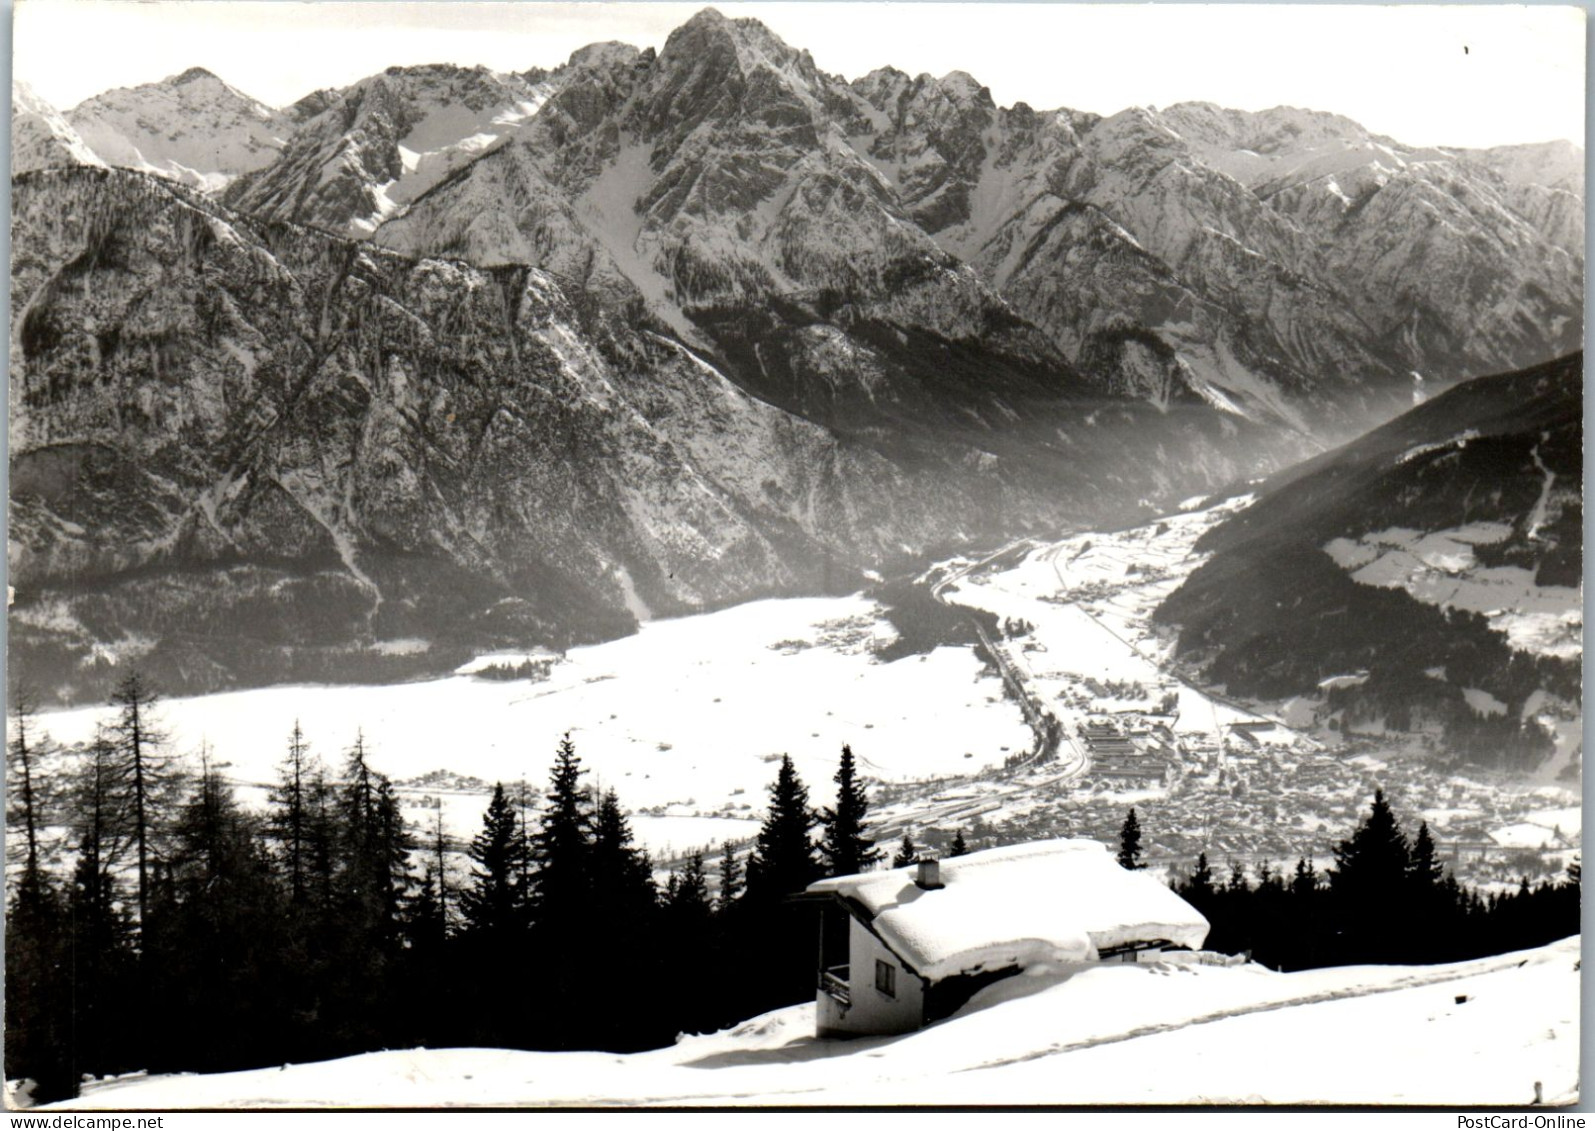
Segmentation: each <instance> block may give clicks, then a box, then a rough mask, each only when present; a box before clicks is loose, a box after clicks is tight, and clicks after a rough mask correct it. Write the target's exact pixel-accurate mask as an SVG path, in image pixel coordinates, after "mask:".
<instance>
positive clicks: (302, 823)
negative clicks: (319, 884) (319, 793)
mask: <svg viewBox="0 0 1595 1131" xmlns="http://www.w3.org/2000/svg"><path fill="white" fill-rule="evenodd" d="M316 769H317V767H316V764H315V761H314V759H313V758H312V757H311V754H310V744H309V743H308V742H306V741H305V733H304V731H303V730H301V729H300V727H299V720H298V719H295V720H294V728H293V730H292V731H290V732H289V735H288V753H287V756H286V757H285V758H284V759H283V762H282V764H281V765H280V766H279V767H278V770H277V782H276V784H275V785H273V786H272V788H271V792H270V794H269V795H268V799H267V801H268V804H269V806H270V816H269V818H268V820H269V823H270V828H271V833H272V838H273V839H274V840H275V841H276V843H277V850H278V854H279V858H280V859H281V861H282V867H283V872H284V874H285V876H286V879H287V881H288V897H289V900H290V902H291V904H292V905H293V906H294V907H295V908H299V907H302V906H303V904H304V902H305V893H306V887H307V884H308V882H309V881H308V876H309V872H310V867H309V855H310V838H311V830H310V817H311V811H310V789H311V782H312V780H313V779H314V775H315V772H316Z"/></svg>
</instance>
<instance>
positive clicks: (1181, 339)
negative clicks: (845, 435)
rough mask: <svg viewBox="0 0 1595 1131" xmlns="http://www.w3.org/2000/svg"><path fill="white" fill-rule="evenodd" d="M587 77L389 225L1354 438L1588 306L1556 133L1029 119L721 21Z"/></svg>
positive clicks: (691, 326)
mask: <svg viewBox="0 0 1595 1131" xmlns="http://www.w3.org/2000/svg"><path fill="white" fill-rule="evenodd" d="M564 73H568V74H571V75H576V74H580V76H581V83H580V91H581V94H580V97H579V98H578V97H568V98H567V97H565V96H564V95H561V94H556V95H555V96H554V97H552V98H551V99H550V101H549V103H548V106H547V107H546V108H545V111H544V113H543V114H542V115H539V118H538V119H534V121H533V122H531V123H529V124H528V126H527V128H526V129H525V130H524V131H522V133H521V134H520V135H519V136H518V137H517V139H516V141H515V143H514V144H513V145H506V146H504V147H503V148H502V149H501V150H499V151H498V152H497V153H495V154H493V155H492V157H491V158H489V159H488V160H485V161H480V162H477V163H476V164H473V165H471V166H470V167H469V168H468V169H466V170H465V171H463V172H462V173H461V174H460V176H459V178H458V179H456V180H452V181H450V182H448V183H447V184H444V185H440V186H439V187H438V189H436V190H435V191H433V192H431V193H428V194H426V195H425V196H423V197H422V198H420V199H419V200H418V201H417V202H416V203H415V205H414V206H413V207H412V208H411V209H410V210H409V212H408V213H407V214H405V215H404V216H401V217H396V218H395V219H394V220H391V221H390V222H389V223H388V224H386V225H384V227H383V229H382V231H381V234H380V236H379V237H378V238H379V240H380V242H383V243H385V244H387V245H389V246H393V247H395V248H398V249H401V250H404V251H406V252H408V253H412V254H457V255H462V256H465V257H467V258H470V259H472V260H473V261H476V262H483V263H491V262H528V263H535V264H539V265H544V266H546V267H548V269H550V270H556V271H560V272H561V273H570V274H572V275H573V277H576V278H579V279H583V280H592V281H593V282H594V283H596V284H597V285H598V286H600V287H601V288H602V289H604V290H605V291H606V292H607V293H610V294H612V295H623V296H624V297H626V298H628V299H632V300H635V301H640V302H642V303H644V304H646V305H648V306H649V307H650V308H652V309H654V310H655V311H657V312H659V313H660V316H662V317H664V318H666V319H667V320H668V321H669V322H670V324H671V325H672V326H673V327H674V328H675V329H676V330H677V331H678V332H679V333H681V334H684V335H692V334H694V333H700V334H701V333H702V332H703V331H704V328H705V323H706V321H708V320H718V321H719V322H722V323H723V321H724V315H725V313H726V310H727V308H745V309H751V308H755V307H758V308H768V307H770V306H771V305H772V301H773V300H774V299H775V298H776V297H786V298H790V297H793V296H805V295H806V296H811V297H812V296H815V295H825V296H837V297H840V298H841V299H842V300H843V301H845V302H846V303H847V304H849V305H850V306H853V307H855V308H857V307H859V306H861V305H862V306H864V307H867V309H868V310H869V312H870V313H871V315H872V316H880V317H884V318H886V319H888V320H891V321H895V322H904V321H906V322H910V323H912V324H914V325H916V326H919V327H922V328H925V329H929V330H932V331H933V332H936V333H939V334H943V335H945V336H949V337H954V338H969V337H980V336H982V335H989V334H990V332H991V328H992V327H993V326H994V325H995V326H1001V327H1003V328H1004V330H1003V340H1002V341H1001V342H1000V343H999V344H998V348H999V349H1001V350H1003V351H1005V352H1007V351H1016V352H1018V353H1020V354H1022V355H1023V356H1025V357H1028V358H1040V357H1042V356H1050V357H1051V358H1053V359H1054V361H1060V360H1061V361H1062V362H1064V363H1066V364H1069V365H1072V366H1073V367H1074V368H1075V369H1076V370H1077V371H1080V372H1081V375H1082V377H1083V378H1085V379H1087V380H1091V381H1094V382H1096V384H1097V385H1098V387H1099V388H1104V389H1112V390H1122V389H1137V388H1144V389H1147V390H1148V392H1149V395H1151V396H1152V398H1153V400H1154V401H1155V402H1156V403H1165V401H1166V399H1167V395H1168V391H1169V390H1172V389H1175V388H1178V389H1179V390H1181V392H1180V393H1179V395H1180V396H1183V397H1189V398H1195V399H1199V400H1202V401H1204V402H1206V403H1208V404H1211V405H1213V406H1215V407H1218V408H1220V409H1221V410H1222V411H1226V412H1232V413H1235V414H1237V415H1240V416H1243V417H1247V418H1250V419H1252V420H1255V421H1259V422H1266V423H1268V424H1270V425H1272V426H1275V427H1279V426H1283V427H1284V428H1286V429H1288V430H1296V431H1308V432H1314V433H1317V434H1321V435H1330V436H1334V435H1342V434H1346V433H1349V432H1354V431H1356V430H1357V428H1358V427H1359V426H1360V425H1361V424H1362V423H1363V422H1364V421H1367V420H1368V419H1369V418H1375V419H1382V418H1384V417H1387V416H1388V415H1389V414H1390V413H1392V412H1394V411H1397V410H1399V408H1400V407H1401V406H1402V405H1404V404H1405V403H1408V401H1409V399H1410V395H1411V389H1412V384H1413V378H1412V373H1413V372H1414V371H1417V372H1419V373H1421V374H1425V375H1427V376H1428V377H1430V378H1431V379H1432V378H1434V377H1436V376H1437V375H1444V376H1443V378H1442V379H1451V378H1454V377H1457V376H1470V375H1474V374H1477V373H1482V372H1487V371H1491V370H1494V369H1500V368H1503V367H1506V366H1511V365H1519V364H1523V363H1525V362H1527V361H1531V360H1536V359H1539V358H1543V357H1544V356H1546V352H1545V351H1546V350H1547V349H1550V350H1553V351H1561V350H1565V349H1566V348H1570V343H1573V342H1576V340H1577V334H1578V332H1579V327H1580V325H1581V315H1580V309H1581V298H1580V292H1581V284H1580V283H1579V282H1577V280H1578V278H1579V273H1580V272H1581V270H1582V251H1581V250H1580V249H1581V230H1582V229H1581V223H1582V220H1581V213H1582V205H1581V199H1580V198H1579V197H1578V196H1576V195H1575V194H1573V193H1572V192H1571V191H1570V189H1569V188H1568V186H1569V185H1573V184H1577V183H1578V182H1577V178H1576V174H1575V171H1574V170H1573V168H1572V165H1571V164H1570V163H1569V162H1568V161H1567V160H1566V157H1565V154H1562V153H1560V151H1559V150H1558V149H1557V147H1550V148H1549V149H1546V148H1545V147H1525V152H1517V151H1516V150H1514V151H1512V152H1507V153H1500V152H1496V151H1488V152H1484V151H1481V152H1480V153H1477V154H1472V153H1468V152H1467V151H1447V150H1416V149H1412V148H1410V147H1402V146H1400V145H1399V144H1398V143H1395V142H1391V141H1390V140H1389V139H1385V138H1378V137H1375V136H1373V135H1370V134H1368V132H1367V131H1365V130H1363V129H1362V128H1361V127H1360V126H1357V125H1356V123H1353V122H1350V121H1349V120H1347V119H1345V118H1341V117H1338V116H1335V115H1331V114H1321V113H1315V112H1310V111H1300V110H1293V109H1289V108H1280V109H1277V110H1272V111H1266V112H1263V113H1260V114H1248V113H1243V112H1240V111H1231V110H1223V109H1220V108H1218V107H1213V106H1208V105H1204V104H1188V105H1183V106H1178V107H1173V108H1171V109H1169V110H1167V111H1161V112H1160V111H1155V110H1145V109H1136V110H1129V111H1125V112H1123V113H1121V114H1117V115H1114V116H1112V117H1110V118H1107V119H1099V118H1097V117H1095V116H1092V115H1084V114H1075V113H1072V112H1069V111H1052V112H1046V113H1038V112H1036V111H1034V110H1032V109H1030V108H1029V107H1027V106H1024V105H1019V106H1015V107H1012V108H1008V109H1003V108H1000V107H997V106H995V105H994V104H993V102H992V99H991V97H990V93H989V92H988V91H986V89H985V88H984V87H982V86H980V84H979V83H978V81H976V80H975V79H972V78H971V77H969V76H968V75H964V74H962V73H960V72H954V73H952V74H949V75H947V76H945V77H943V78H941V79H935V78H932V77H930V76H928V75H921V76H919V77H917V78H911V77H910V76H908V75H905V74H903V73H902V72H899V71H895V70H892V69H890V68H886V69H882V70H880V71H876V72H874V73H872V74H870V75H868V76H865V77H864V78H862V79H859V80H857V81H856V82H853V83H846V82H843V81H842V80H840V79H836V78H834V77H831V76H827V75H824V74H822V73H820V72H818V71H817V70H816V69H815V68H814V65H813V62H812V60H811V59H809V57H808V56H807V54H806V53H805V52H802V51H800V50H797V49H795V48H793V47H791V46H789V45H787V44H784V43H782V42H781V41H780V40H779V39H778V38H776V37H775V36H773V35H772V34H771V33H770V32H769V31H768V29H766V28H764V27H763V26H762V25H760V24H758V23H757V22H756V21H752V20H727V19H725V18H724V17H722V16H720V15H719V14H718V13H716V12H714V11H713V10H708V11H705V12H703V13H700V14H699V16H697V17H695V18H694V19H693V20H691V21H689V23H688V24H686V25H685V26H684V27H682V28H681V29H679V30H678V31H677V32H676V33H675V34H674V35H672V37H671V39H670V41H669V42H668V43H667V45H666V47H665V48H664V50H663V51H662V52H661V53H660V55H659V57H658V58H657V59H654V58H651V57H650V56H648V55H647V54H645V53H644V54H638V53H628V52H625V51H622V50H620V49H618V48H612V49H606V50H605V51H602V52H599V53H597V54H595V56H594V57H593V58H591V59H588V60H586V61H585V65H582V66H578V62H577V61H576V60H573V61H572V63H571V64H570V65H569V66H568V67H567V68H565V69H563V70H562V74H564ZM566 81H570V80H569V79H567V80H566ZM545 119H546V120H545ZM1542 180H1543V181H1550V182H1553V183H1552V184H1549V185H1547V184H1543V183H1541V182H1542ZM1342 182H1344V183H1342ZM1087 217H1089V220H1087V219H1086V218H1087ZM966 269H967V271H966ZM622 280H623V281H622ZM905 280H906V281H907V283H908V285H907V286H906V287H905V286H904V282H905ZM628 283H629V284H630V286H629V287H628V286H627V285H626V284H628ZM705 311H708V312H711V313H712V318H711V319H707V320H706V318H705V317H704V312H705ZM768 313H769V311H768V309H764V310H763V314H761V316H764V315H765V314H768ZM1013 315H1018V319H1017V320H1015V319H1014V318H1013V317H1012V316H1013ZM1026 324H1028V325H1026ZM1531 327H1541V328H1545V329H1548V330H1549V331H1550V334H1549V340H1548V343H1547V340H1546V339H1545V338H1544V337H1543V336H1542V337H1539V338H1536V332H1535V331H1533V330H1531ZM1130 337H1133V338H1134V339H1135V340H1136V341H1138V342H1140V343H1141V345H1140V346H1138V347H1135V348H1132V349H1129V350H1128V351H1127V350H1126V348H1125V347H1124V346H1123V343H1124V342H1125V341H1127V340H1129V338H1130ZM699 340H702V339H699ZM704 344H705V345H712V344H713V343H712V342H707V341H705V342H704ZM988 344H990V343H989V342H988ZM1154 373H1155V375H1154ZM739 379H744V378H743V377H742V376H740V375H739ZM1159 390H1161V391H1159Z"/></svg>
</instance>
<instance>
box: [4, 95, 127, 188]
mask: <svg viewBox="0 0 1595 1131" xmlns="http://www.w3.org/2000/svg"><path fill="white" fill-rule="evenodd" d="M104 164H105V162H104V161H101V160H100V158H99V156H98V155H97V154H96V153H95V152H94V150H92V149H90V148H89V147H88V145H87V144H85V143H84V141H83V139H82V138H81V137H79V136H78V132H77V131H76V130H74V129H73V128H72V126H71V124H70V123H69V122H68V121H67V120H66V119H65V118H64V117H62V116H61V112H60V111H59V110H57V109H56V108H55V107H54V106H51V105H50V104H49V103H48V102H46V101H45V100H44V99H42V98H40V97H39V95H38V93H37V92H36V91H35V90H34V89H33V88H32V87H31V86H29V85H28V84H27V83H25V82H23V81H22V80H21V79H15V80H13V81H12V83H11V172H12V175H13V176H14V175H16V174H17V173H26V172H29V171H30V170H33V169H48V168H51V167H53V166H59V165H104Z"/></svg>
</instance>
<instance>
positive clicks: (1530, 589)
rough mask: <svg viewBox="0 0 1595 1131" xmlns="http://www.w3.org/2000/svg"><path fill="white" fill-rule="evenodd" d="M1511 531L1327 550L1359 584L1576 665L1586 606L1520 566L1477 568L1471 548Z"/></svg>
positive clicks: (1384, 540)
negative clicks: (1449, 613)
mask: <svg viewBox="0 0 1595 1131" xmlns="http://www.w3.org/2000/svg"><path fill="white" fill-rule="evenodd" d="M1511 533H1512V528H1511V527H1510V526H1508V525H1506V524H1505V523H1500V522H1475V523H1470V524H1469V525H1467V526H1460V527H1457V528H1455V529H1452V530H1438V531H1434V532H1432V533H1429V534H1423V533H1420V532H1419V531H1416V530H1405V529H1401V528H1399V527H1398V528H1394V529H1390V530H1382V531H1379V532H1377V533H1371V534H1364V535H1363V536H1362V538H1361V539H1360V540H1358V541H1356V542H1353V541H1351V540H1350V539H1349V538H1336V539H1334V540H1333V541H1331V542H1329V543H1328V544H1327V545H1326V546H1324V552H1325V553H1327V554H1328V555H1329V556H1330V557H1332V558H1334V559H1335V563H1336V564H1337V565H1339V566H1340V567H1341V568H1342V569H1344V570H1347V571H1349V572H1350V573H1351V576H1352V578H1353V579H1355V580H1357V581H1360V582H1362V583H1363V584H1364V585H1378V586H1383V587H1385V588H1387V589H1405V590H1406V591H1407V592H1408V593H1410V594H1412V596H1413V597H1415V598H1417V599H1418V600H1420V601H1422V602H1424V603H1425V604H1428V605H1439V606H1440V607H1441V608H1446V609H1466V610H1468V611H1469V612H1475V613H1482V614H1484V615H1485V616H1486V617H1488V618H1489V621H1490V627H1492V628H1494V629H1496V630H1497V631H1500V632H1504V633H1506V636H1507V639H1509V640H1510V641H1511V642H1512V646H1513V647H1514V648H1517V649H1519V650H1521V651H1525V652H1533V653H1537V654H1540V655H1546V656H1559V657H1561V658H1563V659H1573V658H1576V657H1578V656H1580V655H1582V654H1583V651H1584V599H1583V596H1582V594H1580V592H1579V591H1578V590H1577V589H1575V588H1571V587H1568V586H1562V585H1538V584H1536V583H1535V580H1534V572H1533V571H1532V570H1528V569H1524V568H1523V567H1521V566H1494V567H1491V568H1484V567H1481V566H1480V565H1479V564H1478V560H1477V558H1476V557H1475V555H1474V547H1475V546H1480V545H1490V544H1493V543H1496V542H1500V541H1503V540H1504V539H1505V538H1506V537H1507V536H1508V535H1510V534H1511Z"/></svg>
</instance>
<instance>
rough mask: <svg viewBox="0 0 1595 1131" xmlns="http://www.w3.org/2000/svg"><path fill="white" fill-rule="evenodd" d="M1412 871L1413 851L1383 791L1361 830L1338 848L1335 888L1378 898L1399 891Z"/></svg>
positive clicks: (1332, 877)
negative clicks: (1410, 870) (1410, 869)
mask: <svg viewBox="0 0 1595 1131" xmlns="http://www.w3.org/2000/svg"><path fill="white" fill-rule="evenodd" d="M1410 867H1411V850H1410V849H1409V847H1408V845H1407V838H1406V837H1405V836H1404V835H1403V834H1402V832H1401V827H1400V826H1399V825H1398V824H1397V823H1396V818H1395V814H1394V813H1392V812H1391V810H1390V803H1389V802H1387V801H1386V800H1385V793H1384V790H1382V789H1376V790H1374V795H1373V805H1372V807H1371V809H1370V810H1369V813H1368V816H1366V817H1365V818H1363V820H1362V822H1361V824H1359V825H1358V826H1357V830H1356V831H1355V832H1354V833H1352V835H1351V837H1350V838H1349V839H1347V840H1343V841H1341V842H1340V843H1339V844H1338V845H1336V846H1335V870H1334V871H1333V872H1331V873H1330V874H1329V881H1330V884H1331V886H1332V887H1333V888H1334V889H1335V890H1336V891H1337V892H1340V893H1345V894H1349V895H1356V896H1359V897H1362V896H1366V897H1368V898H1374V897H1378V896H1384V895H1390V894H1393V893H1395V892H1397V891H1399V889H1400V887H1401V884H1402V882H1403V881H1404V880H1405V878H1406V877H1407V875H1408V870H1409V868H1410Z"/></svg>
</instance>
